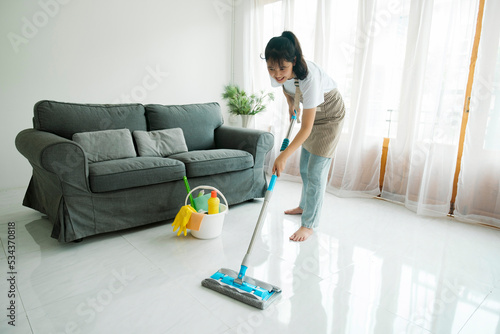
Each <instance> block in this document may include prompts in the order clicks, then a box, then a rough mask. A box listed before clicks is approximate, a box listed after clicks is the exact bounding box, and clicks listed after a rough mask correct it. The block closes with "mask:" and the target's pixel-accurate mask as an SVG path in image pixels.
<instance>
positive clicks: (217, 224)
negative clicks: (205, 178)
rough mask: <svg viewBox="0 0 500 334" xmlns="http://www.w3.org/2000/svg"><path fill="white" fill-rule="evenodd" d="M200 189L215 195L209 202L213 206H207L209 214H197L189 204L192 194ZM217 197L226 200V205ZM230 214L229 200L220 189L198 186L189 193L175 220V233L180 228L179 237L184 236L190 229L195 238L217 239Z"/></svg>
mask: <svg viewBox="0 0 500 334" xmlns="http://www.w3.org/2000/svg"><path fill="white" fill-rule="evenodd" d="M199 189H209V190H212V193H214V195H212V193H211V194H210V198H209V200H208V201H212V204H209V205H207V206H208V207H207V209H208V211H209V212H208V213H209V214H203V213H200V212H196V211H195V210H194V209H193V207H192V206H191V205H188V204H187V203H188V200H190V196H191V194H192V193H193V192H194V191H196V190H199ZM217 195H219V196H220V197H221V198H222V199H223V200H224V203H225V204H220V199H219V198H218V197H217ZM205 196H206V195H205ZM212 196H215V197H212ZM215 203H216V204H215ZM210 207H211V208H210ZM228 212H229V206H228V204H227V200H226V198H225V197H224V195H223V194H222V193H221V192H220V191H219V190H218V189H216V188H214V187H210V186H198V187H196V188H194V189H193V190H191V191H189V193H188V194H187V196H186V200H185V202H184V206H183V207H182V208H181V210H180V211H179V213H178V214H177V216H176V218H175V220H174V226H173V227H174V232H175V231H176V230H177V229H178V228H179V232H178V234H177V235H181V234H182V233H183V232H184V235H187V230H188V229H189V230H191V235H192V236H193V237H195V238H198V239H212V238H216V237H218V236H219V235H221V233H222V227H223V225H224V217H225V215H226V214H227V213H228ZM200 217H201V219H200Z"/></svg>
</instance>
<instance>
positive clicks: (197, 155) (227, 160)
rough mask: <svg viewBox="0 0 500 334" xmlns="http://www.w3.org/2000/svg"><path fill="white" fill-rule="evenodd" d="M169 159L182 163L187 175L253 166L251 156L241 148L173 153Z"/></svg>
mask: <svg viewBox="0 0 500 334" xmlns="http://www.w3.org/2000/svg"><path fill="white" fill-rule="evenodd" d="M169 158H170V159H176V160H180V161H182V162H183V163H184V165H185V168H186V175H187V177H188V178H189V177H198V176H206V175H215V174H222V173H227V172H235V171H239V170H244V169H247V168H252V167H253V163H254V162H253V156H252V155H251V154H250V153H248V152H246V151H241V150H229V149H218V150H206V151H190V152H186V153H179V154H174V155H171V156H170V157H169Z"/></svg>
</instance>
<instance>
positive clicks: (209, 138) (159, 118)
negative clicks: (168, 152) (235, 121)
mask: <svg viewBox="0 0 500 334" xmlns="http://www.w3.org/2000/svg"><path fill="white" fill-rule="evenodd" d="M146 119H147V122H148V130H149V131H153V130H162V129H171V128H181V129H182V131H183V132H184V138H185V139H186V144H187V147H188V150H189V151H194V150H209V149H211V148H214V147H215V141H214V131H215V129H217V128H218V127H220V126H221V125H222V124H223V123H224V121H223V119H222V113H221V110H220V106H219V104H218V103H215V102H212V103H199V104H187V105H172V106H166V105H159V104H148V105H146Z"/></svg>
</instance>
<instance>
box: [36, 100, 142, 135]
mask: <svg viewBox="0 0 500 334" xmlns="http://www.w3.org/2000/svg"><path fill="white" fill-rule="evenodd" d="M144 115H145V110H144V106H143V105H142V104H76V103H66V102H56V101H47V100H43V101H40V102H38V103H37V104H35V107H34V117H33V127H34V128H35V129H37V130H42V131H47V132H51V133H54V134H56V135H59V136H61V137H64V138H67V139H71V138H72V136H73V134H75V133H79V132H90V131H100V130H110V129H129V130H130V131H135V130H146V117H145V116H144Z"/></svg>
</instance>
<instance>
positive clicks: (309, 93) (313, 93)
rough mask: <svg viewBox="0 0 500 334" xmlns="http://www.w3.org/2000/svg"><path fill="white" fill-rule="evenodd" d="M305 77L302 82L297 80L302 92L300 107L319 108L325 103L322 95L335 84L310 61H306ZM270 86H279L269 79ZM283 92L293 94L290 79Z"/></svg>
mask: <svg viewBox="0 0 500 334" xmlns="http://www.w3.org/2000/svg"><path fill="white" fill-rule="evenodd" d="M306 63H307V70H308V73H307V77H306V78H305V79H304V80H299V88H300V91H301V92H302V107H303V108H304V109H310V108H314V107H317V106H319V105H320V104H321V103H323V102H325V97H324V94H325V93H328V92H330V91H331V90H332V89H335V88H337V83H336V82H335V81H334V80H333V79H332V78H330V76H329V75H328V74H327V73H326V72H325V71H324V70H323V69H322V68H321V67H319V66H318V65H316V64H315V63H313V62H312V61H309V60H306ZM271 86H273V87H279V86H282V84H279V83H278V82H277V81H276V80H275V79H274V78H272V77H271ZM283 86H284V87H285V91H286V92H287V93H289V94H292V95H294V94H295V84H294V80H293V79H290V80H287V81H285V83H284V84H283Z"/></svg>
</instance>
